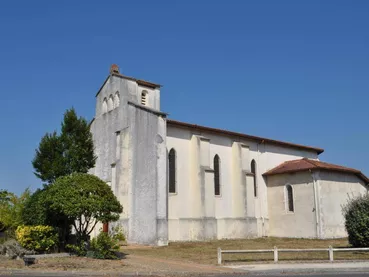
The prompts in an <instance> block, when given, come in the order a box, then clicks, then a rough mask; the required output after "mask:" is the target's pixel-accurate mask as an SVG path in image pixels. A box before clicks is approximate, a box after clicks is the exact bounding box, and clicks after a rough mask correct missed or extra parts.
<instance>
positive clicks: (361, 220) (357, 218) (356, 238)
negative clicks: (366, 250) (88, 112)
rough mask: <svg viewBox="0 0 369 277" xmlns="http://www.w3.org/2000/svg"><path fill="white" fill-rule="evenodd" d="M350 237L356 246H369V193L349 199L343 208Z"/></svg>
mask: <svg viewBox="0 0 369 277" xmlns="http://www.w3.org/2000/svg"><path fill="white" fill-rule="evenodd" d="M343 215H344V217H345V227H346V231H347V233H348V239H349V242H350V244H351V245H352V246H354V247H368V246H369V195H363V196H359V197H357V198H354V199H351V200H349V202H348V203H347V205H346V206H345V207H344V208H343Z"/></svg>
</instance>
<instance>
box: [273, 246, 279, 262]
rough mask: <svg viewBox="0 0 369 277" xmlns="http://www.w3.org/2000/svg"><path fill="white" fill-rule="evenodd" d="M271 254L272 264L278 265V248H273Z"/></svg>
mask: <svg viewBox="0 0 369 277" xmlns="http://www.w3.org/2000/svg"><path fill="white" fill-rule="evenodd" d="M273 253H274V262H275V263H278V248H277V246H274V249H273Z"/></svg>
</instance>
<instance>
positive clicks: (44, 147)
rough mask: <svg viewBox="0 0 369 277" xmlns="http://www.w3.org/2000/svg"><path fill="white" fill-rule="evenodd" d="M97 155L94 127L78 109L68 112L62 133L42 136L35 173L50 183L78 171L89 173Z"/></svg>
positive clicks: (35, 162) (35, 161)
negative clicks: (95, 153) (93, 135)
mask: <svg viewBox="0 0 369 277" xmlns="http://www.w3.org/2000/svg"><path fill="white" fill-rule="evenodd" d="M95 162H96V156H95V155H94V146H93V140H92V134H91V132H90V127H89V124H88V122H87V121H86V119H84V118H83V117H78V116H77V114H76V112H75V110H74V109H73V108H72V109H69V110H67V111H66V112H65V114H64V118H63V122H62V124H61V133H60V135H58V134H57V133H56V132H53V133H46V135H45V136H44V137H43V138H42V139H41V142H40V144H39V147H38V149H36V154H35V157H34V159H33V161H32V165H33V167H34V169H35V175H36V176H37V177H38V178H40V179H41V180H42V181H44V182H46V183H47V184H51V183H53V182H54V181H55V180H56V179H57V178H58V177H61V176H66V175H69V174H72V173H74V172H81V173H86V172H88V170H89V169H90V168H92V167H94V166H95Z"/></svg>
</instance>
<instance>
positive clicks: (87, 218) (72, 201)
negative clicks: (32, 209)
mask: <svg viewBox="0 0 369 277" xmlns="http://www.w3.org/2000/svg"><path fill="white" fill-rule="evenodd" d="M48 189H49V196H50V202H51V206H50V208H51V209H52V210H53V211H60V212H61V213H63V214H64V215H66V216H67V217H68V219H69V220H71V221H72V224H73V226H74V228H75V230H76V235H77V240H78V242H81V241H86V240H87V238H88V236H89V235H90V233H91V232H92V231H93V229H94V228H95V226H96V224H97V223H98V222H110V221H117V220H118V219H119V214H120V213H121V212H122V210H123V208H122V206H121V204H120V203H119V201H118V200H117V198H116V197H115V195H114V194H113V192H112V190H111V188H110V187H109V186H108V185H107V184H106V183H105V182H104V181H102V180H101V179H99V178H98V177H96V176H94V175H90V174H86V173H73V174H71V175H68V176H64V177H60V178H58V179H57V180H56V181H55V183H54V184H52V185H50V186H49V188H48Z"/></svg>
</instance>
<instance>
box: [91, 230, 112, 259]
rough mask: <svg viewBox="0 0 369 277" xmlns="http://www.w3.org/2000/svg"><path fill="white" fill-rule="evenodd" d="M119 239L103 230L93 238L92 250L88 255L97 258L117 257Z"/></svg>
mask: <svg viewBox="0 0 369 277" xmlns="http://www.w3.org/2000/svg"><path fill="white" fill-rule="evenodd" d="M118 249H119V245H118V240H117V239H116V238H114V237H113V236H112V235H109V234H108V233H105V232H101V233H100V234H99V235H98V236H97V237H96V238H93V239H92V240H91V252H89V253H88V256H90V257H93V258H96V259H117V258H118V256H117V254H116V251H117V250H118Z"/></svg>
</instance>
